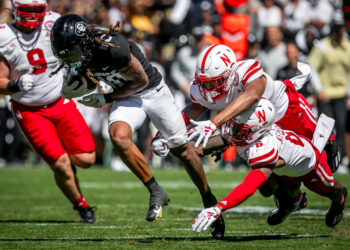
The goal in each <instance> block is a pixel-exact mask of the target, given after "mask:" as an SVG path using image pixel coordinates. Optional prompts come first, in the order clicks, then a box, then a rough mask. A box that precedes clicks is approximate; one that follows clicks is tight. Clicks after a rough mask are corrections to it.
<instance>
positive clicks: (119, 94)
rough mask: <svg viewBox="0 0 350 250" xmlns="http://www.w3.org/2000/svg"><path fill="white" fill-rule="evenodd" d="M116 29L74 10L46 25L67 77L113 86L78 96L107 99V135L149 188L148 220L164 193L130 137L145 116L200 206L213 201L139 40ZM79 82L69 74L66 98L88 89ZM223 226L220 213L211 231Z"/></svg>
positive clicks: (96, 103) (218, 233)
mask: <svg viewBox="0 0 350 250" xmlns="http://www.w3.org/2000/svg"><path fill="white" fill-rule="evenodd" d="M118 31H119V27H118V26H115V27H111V28H110V29H104V28H101V27H94V26H93V25H87V23H86V22H85V20H84V19H82V18H81V17H80V16H78V15H64V16H62V17H61V18H59V19H58V20H57V21H56V22H55V24H54V26H53V29H52V31H51V42H52V49H53V52H54V54H55V55H56V56H57V57H58V58H59V60H60V61H61V63H62V65H64V66H65V67H66V68H67V69H68V70H69V71H70V74H71V75H72V78H71V79H75V78H74V76H79V77H80V78H81V79H87V80H88V81H91V82H95V83H96V84H97V85H98V84H99V82H101V81H102V82H105V83H107V84H109V85H110V86H112V87H113V93H110V94H95V93H93V94H89V95H86V96H84V97H83V98H82V99H81V100H79V102H80V103H83V104H85V105H87V106H92V107H102V106H103V105H104V104H106V103H110V102H111V103H112V108H111V111H110V114H109V134H110V138H111V140H112V142H113V144H114V146H115V147H116V149H117V151H118V154H119V155H120V157H121V158H122V160H123V162H124V163H125V164H126V165H127V166H128V167H129V168H130V170H131V171H132V172H133V173H134V174H135V175H136V176H137V177H138V178H139V179H140V180H141V181H142V182H143V183H144V184H145V186H146V187H147V188H148V190H149V192H150V200H149V210H148V212H147V215H146V219H147V220H148V221H153V220H155V219H157V218H158V217H161V215H162V207H163V206H166V205H167V204H168V202H169V198H168V195H167V194H166V192H165V191H164V189H163V188H162V187H160V186H159V185H158V183H157V181H156V180H155V178H154V177H153V175H152V173H151V172H150V170H149V168H148V166H147V162H146V160H145V158H144V156H143V155H142V153H141V152H140V150H139V149H138V148H137V147H136V145H135V144H134V143H133V142H132V135H133V132H134V131H135V129H137V128H139V127H140V126H141V125H142V123H143V122H144V120H145V118H146V116H148V117H149V118H150V119H151V120H152V122H153V123H154V125H155V126H156V127H157V128H158V130H159V131H160V132H161V133H162V135H163V136H164V137H165V139H166V140H167V144H168V146H169V148H170V151H171V152H172V153H173V154H174V155H175V156H177V157H179V159H180V160H181V161H182V163H183V164H184V166H185V168H186V170H187V172H188V174H189V175H190V177H191V179H192V181H193V182H194V183H195V185H196V186H197V188H198V189H199V191H200V194H201V195H202V200H203V204H204V206H205V207H211V206H213V205H214V204H216V198H215V196H214V195H213V194H212V193H211V191H210V188H209V186H208V183H207V180H206V176H205V173H204V170H203V168H202V163H201V160H200V158H199V157H198V155H197V154H196V153H195V152H194V150H193V148H192V147H190V146H188V144H187V143H186V139H187V136H186V134H185V133H186V126H185V123H184V121H183V118H182V115H181V112H180V111H179V110H177V108H176V106H175V103H174V99H173V96H172V95H171V93H170V90H169V88H168V87H167V85H166V84H165V83H164V81H163V80H162V77H161V75H160V74H159V72H158V71H157V69H156V68H154V67H153V66H152V65H151V64H150V63H149V62H148V61H147V59H146V58H145V57H144V55H143V53H142V52H141V50H140V49H139V48H138V46H137V45H136V44H135V43H133V42H131V41H128V40H126V39H125V38H124V37H123V36H122V35H120V34H119V33H118ZM84 86H85V85H84V84H82V83H81V84H80V85H76V81H75V80H68V81H67V83H66V84H65V85H64V86H63V93H64V95H65V96H67V97H70V98H72V97H79V96H82V95H84V94H86V93H87V91H86V87H84ZM224 230H225V227H224V221H223V219H222V217H220V219H219V220H218V221H217V223H216V224H213V226H212V228H211V232H212V235H213V236H214V237H215V238H222V237H223V235H224Z"/></svg>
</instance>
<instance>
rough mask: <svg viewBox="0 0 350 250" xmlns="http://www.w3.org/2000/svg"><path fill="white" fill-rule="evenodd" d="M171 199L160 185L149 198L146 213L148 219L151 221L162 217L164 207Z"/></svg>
mask: <svg viewBox="0 0 350 250" xmlns="http://www.w3.org/2000/svg"><path fill="white" fill-rule="evenodd" d="M169 202H170V199H169V197H168V195H167V193H166V192H165V191H164V189H163V188H161V187H160V189H158V190H157V191H153V192H152V193H151V196H150V198H149V208H148V212H147V215H146V220H148V221H149V222H151V221H154V220H156V219H158V218H162V216H163V215H162V209H163V207H164V206H166V205H168V203H169Z"/></svg>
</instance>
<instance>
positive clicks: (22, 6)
mask: <svg viewBox="0 0 350 250" xmlns="http://www.w3.org/2000/svg"><path fill="white" fill-rule="evenodd" d="M11 4H12V14H13V16H14V18H15V20H16V23H18V24H20V25H23V26H25V27H27V28H31V29H36V28H39V27H40V26H41V25H42V23H43V21H44V17H45V13H46V7H47V2H46V0H11Z"/></svg>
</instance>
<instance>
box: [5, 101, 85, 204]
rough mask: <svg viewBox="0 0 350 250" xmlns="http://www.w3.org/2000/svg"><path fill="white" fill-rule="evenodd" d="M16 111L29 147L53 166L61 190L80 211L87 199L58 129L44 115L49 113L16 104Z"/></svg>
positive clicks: (14, 110) (14, 104)
mask: <svg viewBox="0 0 350 250" xmlns="http://www.w3.org/2000/svg"><path fill="white" fill-rule="evenodd" d="M21 108H22V109H21ZM12 110H13V113H14V117H15V118H16V121H17V122H18V124H19V126H20V128H21V130H22V132H23V134H24V135H25V137H26V138H27V140H28V143H29V144H30V145H31V146H32V148H33V149H34V150H35V151H36V152H37V153H38V154H39V155H40V156H41V157H42V158H43V159H44V160H45V161H46V162H47V163H48V164H49V166H50V167H51V169H52V171H53V173H54V177H55V181H56V183H57V186H58V187H59V188H60V189H61V191H62V192H63V193H64V195H65V196H66V197H67V198H68V199H69V200H70V201H71V202H72V204H73V206H74V207H75V208H76V209H77V210H79V208H78V207H76V205H77V204H80V203H81V202H80V201H81V200H84V198H83V197H82V195H81V193H80V191H79V188H78V186H77V184H76V181H75V176H74V173H73V170H72V167H71V163H70V159H69V157H68V155H67V153H66V151H65V149H64V148H63V147H62V145H61V141H60V139H59V137H58V134H57V130H56V127H55V126H54V124H53V123H52V122H51V121H49V120H48V119H47V117H46V116H44V115H43V114H44V112H45V110H44V111H43V110H39V109H35V110H33V108H29V109H25V108H24V107H22V106H21V105H19V104H16V103H13V105H12ZM85 203H86V202H85ZM85 203H84V204H85ZM86 204H87V203H86ZM86 204H85V205H86ZM87 205H88V204H87Z"/></svg>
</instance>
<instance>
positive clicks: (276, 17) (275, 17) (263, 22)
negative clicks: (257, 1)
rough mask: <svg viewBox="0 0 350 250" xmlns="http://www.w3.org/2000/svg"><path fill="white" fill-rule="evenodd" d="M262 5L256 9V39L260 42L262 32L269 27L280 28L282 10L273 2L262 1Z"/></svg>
mask: <svg viewBox="0 0 350 250" xmlns="http://www.w3.org/2000/svg"><path fill="white" fill-rule="evenodd" d="M262 2H263V5H262V6H261V7H260V8H259V9H258V13H257V24H258V30H257V38H258V40H259V41H262V39H263V37H264V30H265V28H267V27H269V26H277V27H278V26H279V27H280V26H282V22H283V18H282V10H281V9H280V8H279V7H277V5H276V4H275V2H274V0H263V1H262Z"/></svg>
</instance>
